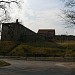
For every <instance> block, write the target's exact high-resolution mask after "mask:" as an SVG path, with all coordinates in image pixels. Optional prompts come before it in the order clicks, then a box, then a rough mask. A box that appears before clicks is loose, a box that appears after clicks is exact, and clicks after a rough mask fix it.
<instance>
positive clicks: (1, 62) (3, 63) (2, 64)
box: [0, 60, 10, 67]
mask: <svg viewBox="0 0 75 75" xmlns="http://www.w3.org/2000/svg"><path fill="white" fill-rule="evenodd" d="M8 65H10V64H9V63H7V62H5V61H3V60H0V67H3V66H8Z"/></svg>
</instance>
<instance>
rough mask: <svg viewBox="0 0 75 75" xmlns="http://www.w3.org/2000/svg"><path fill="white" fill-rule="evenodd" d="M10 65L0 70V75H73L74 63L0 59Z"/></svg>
mask: <svg viewBox="0 0 75 75" xmlns="http://www.w3.org/2000/svg"><path fill="white" fill-rule="evenodd" d="M2 60H4V61H6V62H9V63H10V64H11V65H10V66H6V67H1V68H0V75H75V63H73V62H68V63H67V62H66V63H65V62H51V61H25V60H14V59H2Z"/></svg>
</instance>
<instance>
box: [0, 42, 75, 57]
mask: <svg viewBox="0 0 75 75" xmlns="http://www.w3.org/2000/svg"><path fill="white" fill-rule="evenodd" d="M0 55H9V56H26V57H28V56H35V57H39V56H40V57H42V56H43V57H47V56H52V57H75V41H67V42H32V43H16V42H11V41H1V42H0Z"/></svg>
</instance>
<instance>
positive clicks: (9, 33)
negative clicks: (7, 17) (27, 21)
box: [1, 20, 40, 41]
mask: <svg viewBox="0 0 75 75" xmlns="http://www.w3.org/2000/svg"><path fill="white" fill-rule="evenodd" d="M39 38H40V37H39V36H38V35H37V34H36V33H35V32H33V31H31V30H30V29H28V28H26V27H24V26H23V25H22V24H20V23H19V22H18V20H16V23H3V24H2V33H1V40H2V41H36V40H39Z"/></svg>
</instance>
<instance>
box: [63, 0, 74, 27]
mask: <svg viewBox="0 0 75 75" xmlns="http://www.w3.org/2000/svg"><path fill="white" fill-rule="evenodd" d="M64 3H65V8H64V14H65V20H66V22H67V23H68V25H69V26H71V27H72V26H75V0H64Z"/></svg>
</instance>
